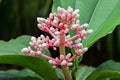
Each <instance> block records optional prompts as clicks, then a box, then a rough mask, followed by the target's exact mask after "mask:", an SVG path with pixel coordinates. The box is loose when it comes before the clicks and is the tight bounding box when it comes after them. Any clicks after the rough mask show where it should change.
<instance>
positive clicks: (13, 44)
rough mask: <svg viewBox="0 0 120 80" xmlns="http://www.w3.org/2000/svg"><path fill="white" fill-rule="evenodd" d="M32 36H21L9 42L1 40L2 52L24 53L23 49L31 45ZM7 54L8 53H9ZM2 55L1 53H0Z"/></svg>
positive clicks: (0, 48)
mask: <svg viewBox="0 0 120 80" xmlns="http://www.w3.org/2000/svg"><path fill="white" fill-rule="evenodd" d="M30 38H31V36H21V37H18V38H17V39H11V40H10V41H8V42H5V41H2V40H1V41H0V53H4V54H7V53H8V54H23V53H22V52H21V49H22V48H24V47H28V46H29V42H30ZM8 54H7V55H8ZM0 55H1V54H0Z"/></svg>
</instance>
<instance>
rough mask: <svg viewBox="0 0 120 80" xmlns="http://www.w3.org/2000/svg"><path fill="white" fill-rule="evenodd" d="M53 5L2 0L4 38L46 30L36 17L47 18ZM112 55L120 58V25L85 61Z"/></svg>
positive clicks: (1, 35) (94, 62)
mask: <svg viewBox="0 0 120 80" xmlns="http://www.w3.org/2000/svg"><path fill="white" fill-rule="evenodd" d="M51 7H52V0H2V2H1V3H0V40H5V41H8V40H10V39H12V38H16V37H18V36H21V35H34V36H39V35H40V34H41V33H43V32H42V31H40V30H39V29H38V28H37V21H36V18H37V17H38V16H39V17H44V18H47V16H48V14H49V13H50V11H51ZM109 59H113V60H115V61H120V26H118V27H117V28H116V29H115V30H114V32H113V33H112V34H109V35H107V36H105V37H103V38H101V39H100V40H98V41H97V42H96V43H95V44H94V45H93V46H91V47H90V48H89V50H88V52H87V53H85V54H84V57H83V60H82V62H81V64H85V65H89V66H95V67H96V66H98V65H100V64H101V63H102V62H104V61H107V60H109ZM8 66H9V67H8ZM11 67H12V68H16V66H14V65H3V64H1V65H0V69H8V68H11ZM17 68H18V67H17Z"/></svg>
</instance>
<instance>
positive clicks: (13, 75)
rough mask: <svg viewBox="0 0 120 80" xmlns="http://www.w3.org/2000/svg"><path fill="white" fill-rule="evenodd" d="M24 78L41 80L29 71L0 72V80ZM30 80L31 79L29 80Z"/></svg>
mask: <svg viewBox="0 0 120 80" xmlns="http://www.w3.org/2000/svg"><path fill="white" fill-rule="evenodd" d="M26 78H33V79H34V80H42V78H41V77H40V76H39V75H37V74H36V73H34V72H33V71H31V70H29V69H23V70H14V69H12V70H7V71H0V79H2V80H23V79H26ZM31 80H32V79H31Z"/></svg>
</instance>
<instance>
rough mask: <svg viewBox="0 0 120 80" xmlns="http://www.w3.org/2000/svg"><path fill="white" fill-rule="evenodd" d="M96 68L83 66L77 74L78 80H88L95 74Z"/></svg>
mask: <svg viewBox="0 0 120 80" xmlns="http://www.w3.org/2000/svg"><path fill="white" fill-rule="evenodd" d="M93 70H94V68H92V67H87V66H83V67H80V68H79V69H78V71H77V73H76V80H86V78H87V77H88V76H89V75H90V74H91V73H92V72H93Z"/></svg>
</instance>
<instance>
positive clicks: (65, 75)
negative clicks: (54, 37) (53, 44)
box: [59, 34, 71, 80]
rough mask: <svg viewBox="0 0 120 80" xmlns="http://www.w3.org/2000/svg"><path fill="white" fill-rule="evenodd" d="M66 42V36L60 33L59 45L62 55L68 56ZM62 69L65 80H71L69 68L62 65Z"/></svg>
mask: <svg viewBox="0 0 120 80" xmlns="http://www.w3.org/2000/svg"><path fill="white" fill-rule="evenodd" d="M64 42H65V36H64V35H63V34H61V35H60V47H59V50H60V55H64V56H66V52H65V46H64ZM61 69H62V71H63V74H64V77H65V80H71V76H70V74H69V69H68V68H66V66H61Z"/></svg>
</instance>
